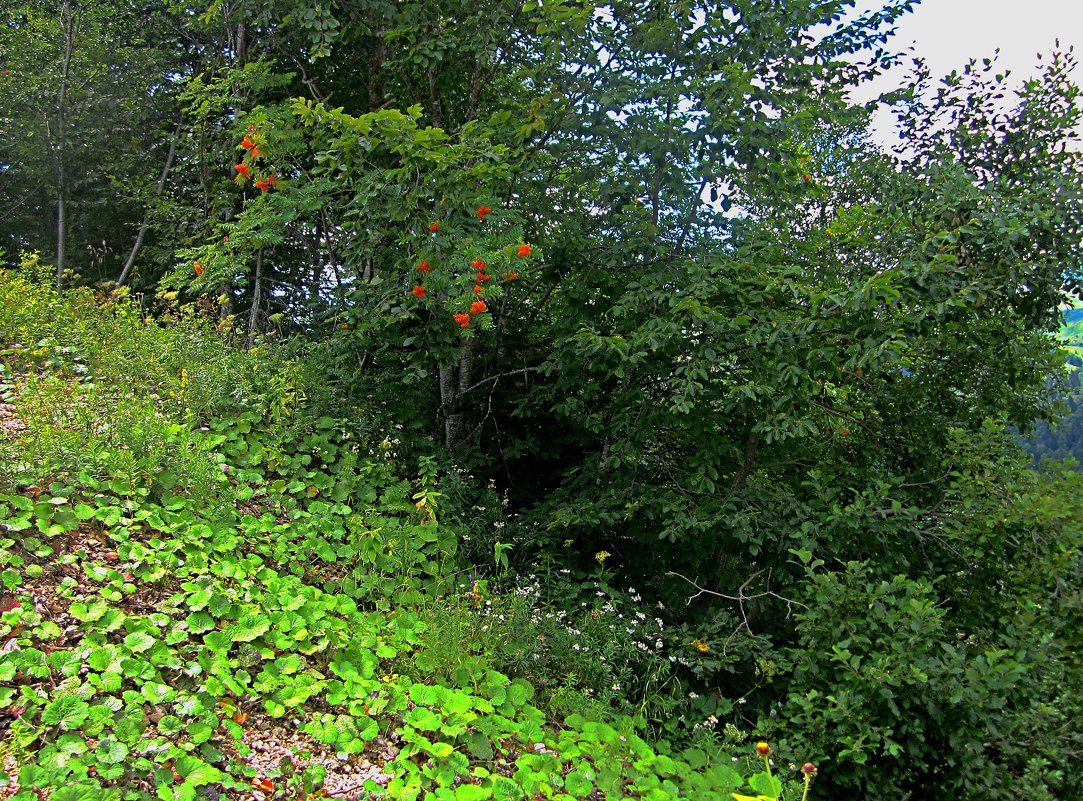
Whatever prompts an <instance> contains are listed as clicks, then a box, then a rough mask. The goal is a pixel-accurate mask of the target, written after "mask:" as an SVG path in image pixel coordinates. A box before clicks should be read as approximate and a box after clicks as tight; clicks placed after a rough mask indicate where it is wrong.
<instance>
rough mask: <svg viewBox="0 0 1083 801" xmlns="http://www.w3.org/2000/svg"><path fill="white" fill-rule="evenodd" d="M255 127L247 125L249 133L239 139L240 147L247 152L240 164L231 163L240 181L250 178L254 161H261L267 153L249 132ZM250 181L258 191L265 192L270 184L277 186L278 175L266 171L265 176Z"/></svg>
mask: <svg viewBox="0 0 1083 801" xmlns="http://www.w3.org/2000/svg"><path fill="white" fill-rule="evenodd" d="M255 128H256V126H254V125H249V126H248V130H249V133H246V134H245V135H244V138H243V139H242V140H241V147H243V148H244V149H245V150H246V151H247V152H246V153H245V155H244V158H243V159H242V160H241V163H240V164H235V165H233V169H234V170H235V171H236V172H237V175H239V176H240V177H241V179H242V181H241V182H242V183H243V182H244V181H246V180H249V181H251V180H252V167H253V166H255V164H256V162H258V161H262V160H263V158H264V156H266V155H267V154H266V152H265V151H264V150H263V149H262V148H261V147H259V144H258V142H257V141H256V140H255V139H253V138H252V137H253V136H254V135H255V134H253V133H251V132H252V131H254V130H255ZM252 183H253V185H254V186H255V187H256V189H258V190H259V191H260V192H266V191H267V190H268V189H270V188H271V187H272V186H278V176H277V175H275V174H274V173H273V172H270V173H267V175H266V176H265V177H263V178H257V179H256V180H255V181H253V182H252Z"/></svg>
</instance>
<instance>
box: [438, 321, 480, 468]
mask: <svg viewBox="0 0 1083 801" xmlns="http://www.w3.org/2000/svg"><path fill="white" fill-rule="evenodd" d="M473 367H474V339H473V337H470V338H469V339H467V340H466V341H465V342H463V345H462V350H461V351H460V352H459V360H458V362H456V363H454V364H448V365H441V367H440V405H441V407H442V409H443V412H444V447H445V448H447V450H448V452H449V453H454V452H455V450H457V449H458V447H459V446H460V445H462V444H463V442H465V441H466V414H465V411H466V410H465V408H464V406H463V403H462V396H463V394H464V393H465V392H466V390H467V389H469V388H470V385H471V382H472V379H473V372H474V371H473Z"/></svg>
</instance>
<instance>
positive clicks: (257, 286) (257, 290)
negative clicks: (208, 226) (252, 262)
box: [245, 250, 263, 348]
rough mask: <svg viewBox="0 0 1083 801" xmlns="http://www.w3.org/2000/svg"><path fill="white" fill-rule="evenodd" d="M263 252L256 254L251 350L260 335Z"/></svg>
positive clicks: (250, 329) (249, 338)
mask: <svg viewBox="0 0 1083 801" xmlns="http://www.w3.org/2000/svg"><path fill="white" fill-rule="evenodd" d="M262 290H263V251H262V250H260V251H259V252H258V253H257V254H256V275H255V277H254V279H253V280H252V308H251V309H250V310H249V312H248V339H247V342H246V343H245V347H246V348H251V347H252V346H253V345H254V344H255V342H256V334H258V333H259V331H258V330H257V325H258V324H259V304H260V299H261V296H262V294H263V292H262Z"/></svg>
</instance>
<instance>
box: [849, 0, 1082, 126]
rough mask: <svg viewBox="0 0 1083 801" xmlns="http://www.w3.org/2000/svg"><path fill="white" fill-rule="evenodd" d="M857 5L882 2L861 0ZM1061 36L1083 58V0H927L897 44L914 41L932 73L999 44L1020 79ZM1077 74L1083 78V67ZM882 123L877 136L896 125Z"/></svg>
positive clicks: (1004, 61) (1003, 64)
mask: <svg viewBox="0 0 1083 801" xmlns="http://www.w3.org/2000/svg"><path fill="white" fill-rule="evenodd" d="M857 5H858V7H865V8H867V7H870V6H878V5H880V4H879V3H876V2H871V0H859V2H858V4H857ZM1057 39H1059V40H1060V45H1061V47H1062V48H1064V49H1067V48H1068V46H1070V45H1074V46H1075V55H1076V57H1077V58H1083V0H924V1H923V2H922V3H921V5H919V6H918V7H917V9H915V11H914V12H913V13H912V14H909V15H907V16H906V17H905V18H903V20H902V21H901V22H900V23H899V25H898V34H897V35H896V36H895V38H894V40H893V44H894V48H893V49H896V50H902V49H905V48H906V47H908V46H910V45H913V47H914V51H915V53H916V54H917V55H919V56H921V57H922V58H924V59H925V60H926V62H927V63H928V65H929V67H930V69H931V70H932V74H933V75H934V76H942V75H946V74H947V73H949V72H951V71H952V70H953V69H955V70H958V69H961V68H962V67H963V65H964V64H965V63H966V62H967V60H968V59H970V58H978V59H981V58H985V57H992V56H993V54H994V52H995V51H996V50H997V49H998V48H999V49H1000V57H999V59H998V61H997V63H998V65H999V66H1000V70H998V71H1003V70H1011V73H1012V74H1011V77H1012V78H1013V79H1015V80H1016V81H1018V82H1021V81H1023V80H1025V79H1027V78H1030V77H1033V76H1034V75H1035V74H1036V73H1037V72H1038V69H1037V64H1038V60H1037V54H1038V53H1042V54H1043V55H1045V56H1048V54H1049V53H1050V51H1052V50H1053V47H1054V42H1055V41H1056V40H1057ZM1074 78H1075V82H1076V83H1081V82H1083V67H1078V68H1077V69H1076V71H1075V73H1074ZM898 80H899V79H896V81H895V83H889V84H888V86H885V87H883V88H888V87H889V86H892V85H897V83H898ZM879 123H880V124H879V125H878V128H880V131H879V134H880V136H878V137H877V138H880V137H881V136H884V135H886V134H888V133H889V132H890V130H891V121H890V119H884V120H880V121H879Z"/></svg>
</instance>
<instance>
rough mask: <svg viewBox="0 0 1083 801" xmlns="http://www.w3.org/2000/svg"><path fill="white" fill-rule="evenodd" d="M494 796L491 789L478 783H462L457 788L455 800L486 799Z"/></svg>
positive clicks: (475, 800)
mask: <svg viewBox="0 0 1083 801" xmlns="http://www.w3.org/2000/svg"><path fill="white" fill-rule="evenodd" d="M492 797H493V791H492V790H491V789H489V788H488V787H480V786H478V785H476V784H460V785H459V786H458V787H456V788H455V801H485V799H487V798H492Z"/></svg>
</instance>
